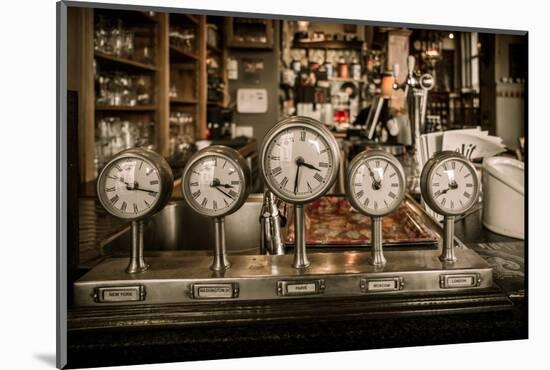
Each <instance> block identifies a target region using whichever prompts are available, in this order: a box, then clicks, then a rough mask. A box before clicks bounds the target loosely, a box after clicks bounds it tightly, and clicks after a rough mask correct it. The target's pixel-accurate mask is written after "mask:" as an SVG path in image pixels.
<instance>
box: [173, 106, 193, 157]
mask: <svg viewBox="0 0 550 370" xmlns="http://www.w3.org/2000/svg"><path fill="white" fill-rule="evenodd" d="M169 120H170V141H169V150H170V157H171V158H173V159H177V158H179V157H181V155H182V153H184V152H185V150H186V148H187V147H188V146H189V145H191V144H193V143H194V142H195V118H194V115H193V114H191V113H187V112H171V113H170V119H169Z"/></svg>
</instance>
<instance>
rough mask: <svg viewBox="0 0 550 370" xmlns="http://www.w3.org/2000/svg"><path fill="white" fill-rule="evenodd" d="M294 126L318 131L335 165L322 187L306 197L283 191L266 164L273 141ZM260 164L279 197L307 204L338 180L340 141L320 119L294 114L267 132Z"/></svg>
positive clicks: (264, 178) (320, 195)
mask: <svg viewBox="0 0 550 370" xmlns="http://www.w3.org/2000/svg"><path fill="white" fill-rule="evenodd" d="M293 128H298V129H299V128H306V129H308V130H312V131H314V132H316V133H317V134H318V135H319V136H321V137H322V138H323V139H324V140H325V141H326V142H327V144H328V147H329V150H330V151H331V155H332V158H333V166H332V173H331V174H330V176H329V177H328V179H327V180H326V182H325V183H324V184H323V186H322V187H320V188H319V190H318V191H317V192H315V193H313V194H311V195H309V196H307V197H305V198H302V197H301V198H300V199H297V198H294V197H292V196H288V195H287V194H286V193H285V192H282V191H281V190H280V188H279V187H278V186H274V185H273V184H272V183H271V181H269V178H270V176H269V174H268V173H266V170H265V168H266V166H265V159H266V157H267V155H268V153H267V150H268V148H269V147H270V145H271V142H272V141H273V140H274V139H275V138H276V137H277V136H278V135H279V134H281V133H282V132H283V131H286V130H289V129H293ZM260 165H261V169H262V170H261V174H262V179H263V181H264V184H265V185H266V186H267V187H268V189H269V190H270V191H271V192H272V193H274V194H275V195H276V196H277V197H278V198H280V199H282V200H283V201H285V202H286V203H290V204H305V203H309V202H311V201H314V200H315V199H318V198H320V197H322V196H323V195H325V194H326V193H327V192H328V190H329V189H330V188H331V187H332V185H333V184H334V182H335V181H336V179H337V177H338V169H339V168H340V149H339V147H338V142H337V141H336V138H335V137H334V135H332V133H331V132H330V130H329V129H328V128H326V127H325V126H324V125H323V124H322V123H320V122H319V121H317V120H315V119H313V118H310V117H304V116H293V117H288V118H285V119H283V120H281V121H279V122H277V123H276V124H275V125H274V126H273V127H272V128H271V129H270V130H269V131H268V133H267V134H266V136H265V138H264V140H263V142H262V146H261V148H260Z"/></svg>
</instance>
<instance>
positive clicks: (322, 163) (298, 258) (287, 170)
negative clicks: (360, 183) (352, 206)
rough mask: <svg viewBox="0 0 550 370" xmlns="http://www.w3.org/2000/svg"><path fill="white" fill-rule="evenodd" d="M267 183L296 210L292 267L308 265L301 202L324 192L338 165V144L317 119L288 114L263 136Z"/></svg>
mask: <svg viewBox="0 0 550 370" xmlns="http://www.w3.org/2000/svg"><path fill="white" fill-rule="evenodd" d="M260 163H261V164H262V176H263V179H264V182H265V184H266V186H267V187H268V188H269V190H271V191H272V192H273V193H274V194H275V195H276V196H277V197H279V198H280V199H282V200H283V201H285V202H287V203H290V204H293V205H294V210H295V214H294V216H295V233H296V235H295V240H296V248H295V252H294V262H293V266H294V267H296V268H305V267H307V266H308V265H309V261H308V259H307V255H306V249H305V248H306V247H305V230H304V208H303V207H304V204H306V203H308V202H311V201H313V200H315V199H317V198H319V197H321V196H322V195H323V194H325V193H326V192H327V191H328V190H329V189H330V187H331V186H332V185H333V184H334V181H335V180H336V177H337V175H338V168H339V164H340V151H339V148H338V143H337V141H336V139H335V137H334V136H333V135H332V133H331V132H330V131H329V130H328V129H327V128H326V127H325V126H323V125H322V124H321V123H320V122H318V121H316V120H314V119H312V118H309V117H290V118H287V119H284V120H282V121H280V122H278V123H277V124H276V125H275V126H274V127H273V128H272V129H271V130H270V131H269V132H268V133H267V135H266V136H265V139H264V142H263V144H262V147H261V150H260Z"/></svg>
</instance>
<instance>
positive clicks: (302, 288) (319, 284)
mask: <svg viewBox="0 0 550 370" xmlns="http://www.w3.org/2000/svg"><path fill="white" fill-rule="evenodd" d="M324 291H325V281H324V280H322V279H320V280H308V281H287V280H279V281H278V282H277V295H280V296H302V295H311V294H321V293H323V292H324Z"/></svg>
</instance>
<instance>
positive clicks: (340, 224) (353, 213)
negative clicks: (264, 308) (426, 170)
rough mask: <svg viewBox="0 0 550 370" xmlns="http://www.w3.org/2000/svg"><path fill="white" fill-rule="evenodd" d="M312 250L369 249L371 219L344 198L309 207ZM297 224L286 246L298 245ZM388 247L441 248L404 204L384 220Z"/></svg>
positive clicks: (407, 203)
mask: <svg viewBox="0 0 550 370" xmlns="http://www.w3.org/2000/svg"><path fill="white" fill-rule="evenodd" d="M305 213H306V244H307V245H308V246H331V247H336V246H342V247H349V246H367V245H369V244H370V240H371V219H370V217H368V216H365V215H363V214H361V213H359V212H358V211H357V210H355V209H354V208H353V207H352V206H351V204H350V203H349V202H348V200H347V199H346V198H345V197H344V196H325V197H321V198H320V199H317V200H316V201H314V202H312V203H310V204H308V205H307V206H306V212H305ZM293 221H294V220H291V221H290V225H289V227H288V232H287V235H286V240H285V244H286V245H294V222H293ZM382 230H383V232H382V233H383V240H384V243H385V244H393V245H395V244H398V245H413V244H414V245H417V244H437V242H438V238H439V237H438V235H437V234H436V233H435V232H434V231H433V230H431V229H430V228H429V227H428V226H427V225H426V224H425V222H424V220H423V219H422V217H420V216H419V215H418V213H417V212H415V211H414V210H413V209H412V206H411V202H410V201H403V202H401V205H400V207H399V208H398V209H396V210H395V211H394V212H393V213H391V214H390V215H388V216H385V217H384V219H383V225H382Z"/></svg>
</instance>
